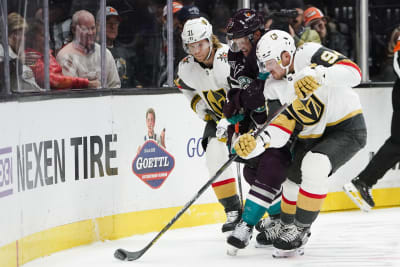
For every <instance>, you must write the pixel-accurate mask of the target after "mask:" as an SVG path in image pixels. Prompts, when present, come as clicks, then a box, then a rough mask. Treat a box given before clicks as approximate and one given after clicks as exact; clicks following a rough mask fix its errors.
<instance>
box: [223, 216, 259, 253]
mask: <svg viewBox="0 0 400 267" xmlns="http://www.w3.org/2000/svg"><path fill="white" fill-rule="evenodd" d="M252 235H253V226H252V225H248V224H247V223H246V222H244V221H240V222H239V223H238V224H237V225H236V227H235V230H233V232H232V234H231V235H230V236H229V237H228V239H227V243H228V250H227V253H228V255H230V256H235V255H236V254H237V251H238V250H239V249H243V248H245V247H246V246H247V245H248V244H249V242H250V239H251V237H252Z"/></svg>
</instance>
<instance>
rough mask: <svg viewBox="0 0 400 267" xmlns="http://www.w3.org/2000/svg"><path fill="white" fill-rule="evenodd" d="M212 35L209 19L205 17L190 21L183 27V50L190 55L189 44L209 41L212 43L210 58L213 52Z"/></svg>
mask: <svg viewBox="0 0 400 267" xmlns="http://www.w3.org/2000/svg"><path fill="white" fill-rule="evenodd" d="M212 35H213V31H212V25H211V24H210V22H208V20H207V19H205V18H203V17H200V18H195V19H189V20H188V21H186V23H185V25H184V26H183V31H182V34H181V37H182V43H183V48H184V50H185V52H186V53H188V54H190V51H189V48H188V44H191V43H196V42H198V41H201V40H204V39H207V40H208V41H209V43H210V53H209V55H208V57H209V56H210V54H211V50H212ZM208 57H207V58H208Z"/></svg>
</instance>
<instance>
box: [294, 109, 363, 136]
mask: <svg viewBox="0 0 400 267" xmlns="http://www.w3.org/2000/svg"><path fill="white" fill-rule="evenodd" d="M362 113H363V112H362V109H357V110H355V111H353V112H350V113H349V114H347V115H346V116H344V117H343V118H341V119H340V120H337V121H335V122H330V123H327V124H326V126H327V127H331V126H335V125H338V124H339V123H341V122H343V121H345V120H348V119H351V118H353V117H355V116H357V115H358V114H362ZM322 135H323V133H322V134H309V135H300V134H299V138H300V139H316V138H320V137H321V136H322Z"/></svg>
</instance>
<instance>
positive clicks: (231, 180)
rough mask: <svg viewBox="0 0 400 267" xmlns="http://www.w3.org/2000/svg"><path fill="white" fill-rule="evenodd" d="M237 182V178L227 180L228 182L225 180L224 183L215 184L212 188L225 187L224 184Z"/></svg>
mask: <svg viewBox="0 0 400 267" xmlns="http://www.w3.org/2000/svg"><path fill="white" fill-rule="evenodd" d="M235 181H236V180H235V178H230V179H226V180H223V181H220V182H216V183H213V184H212V185H211V186H212V187H217V186H221V185H224V184H229V183H234V182H235Z"/></svg>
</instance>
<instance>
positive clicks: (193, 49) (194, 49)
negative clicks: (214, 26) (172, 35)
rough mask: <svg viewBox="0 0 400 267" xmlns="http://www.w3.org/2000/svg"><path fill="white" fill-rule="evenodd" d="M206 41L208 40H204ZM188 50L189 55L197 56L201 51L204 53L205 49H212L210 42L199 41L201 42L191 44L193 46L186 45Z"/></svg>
mask: <svg viewBox="0 0 400 267" xmlns="http://www.w3.org/2000/svg"><path fill="white" fill-rule="evenodd" d="M204 40H206V39H204ZM185 46H186V48H187V51H188V52H189V54H192V55H193V54H196V53H198V52H199V51H203V50H205V49H207V50H208V49H210V42H209V41H208V40H206V41H203V40H201V41H199V42H195V43H191V44H186V45H185Z"/></svg>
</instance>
